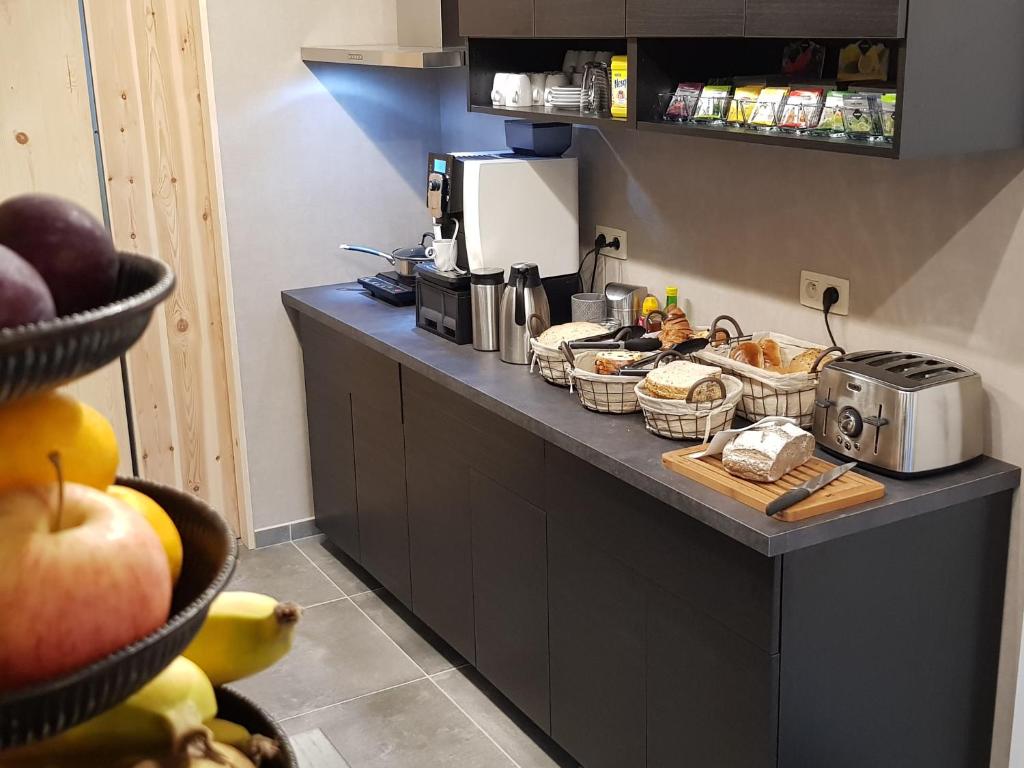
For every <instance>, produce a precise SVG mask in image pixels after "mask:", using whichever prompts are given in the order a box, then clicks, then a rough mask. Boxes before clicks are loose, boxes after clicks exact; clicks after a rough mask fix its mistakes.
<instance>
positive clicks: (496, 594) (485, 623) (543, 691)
mask: <svg viewBox="0 0 1024 768" xmlns="http://www.w3.org/2000/svg"><path fill="white" fill-rule="evenodd" d="M469 488H470V503H471V506H472V510H473V602H474V613H475V617H476V620H475V625H476V667H477V669H479V670H480V672H481V673H483V675H484V676H485V677H487V678H488V679H489V680H490V681H491V682H492V683H494V684H495V685H496V686H497V687H498V688H499V689H500V690H501V691H502V693H504V694H505V695H506V696H508V698H509V699H511V701H512V703H514V704H515V705H516V706H517V707H519V708H520V709H521V710H523V712H525V713H526V714H527V715H528V716H529V718H530V719H531V720H533V721H534V722H535V723H536V724H537V725H539V726H540V727H541V728H543V729H544V730H545V731H548V730H549V729H550V711H551V710H550V701H549V682H548V599H547V598H548V594H547V582H548V572H547V541H546V540H547V535H546V532H545V520H544V512H543V511H542V510H541V509H539V508H538V507H535V506H534V505H533V504H530V503H529V502H528V501H526V500H525V499H523V498H521V497H520V496H519V495H518V494H516V493H513V492H512V491H510V490H508V489H507V488H505V487H503V486H501V485H498V484H497V483H496V482H494V481H493V480H490V479H489V478H487V477H485V476H483V475H482V474H480V473H479V472H476V471H473V472H471V473H470V481H469Z"/></svg>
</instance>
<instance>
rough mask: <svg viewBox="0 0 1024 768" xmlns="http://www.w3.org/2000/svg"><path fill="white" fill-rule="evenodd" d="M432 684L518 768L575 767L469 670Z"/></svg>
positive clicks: (445, 674) (442, 676)
mask: <svg viewBox="0 0 1024 768" xmlns="http://www.w3.org/2000/svg"><path fill="white" fill-rule="evenodd" d="M434 681H435V682H436V683H437V684H438V685H439V686H441V688H443V689H444V691H445V693H447V694H448V695H449V696H451V697H452V699H454V700H455V702H456V703H457V704H458V705H459V706H460V707H462V709H463V710H465V712H466V713H467V714H468V715H469V716H470V717H471V718H473V720H474V721H475V722H476V723H477V724H478V725H479V726H480V727H481V728H483V729H484V730H485V731H487V733H488V735H490V737H491V738H492V739H494V740H495V741H496V742H497V743H498V744H500V745H501V748H502V749H504V750H505V751H506V752H507V753H508V754H509V755H511V756H512V759H513V760H515V761H516V762H517V763H518V764H519V765H520V766H521V768H554V767H555V766H558V768H569V767H573V768H575V766H576V765H577V763H576V761H575V760H573V759H572V757H570V756H569V755H568V754H567V753H566V752H565V751H563V750H562V749H561V748H560V747H559V746H558V745H557V744H555V743H554V742H553V741H552V740H551V739H550V738H549V737H548V736H547V734H545V733H544V732H543V731H541V730H540V729H539V728H538V727H537V726H535V725H534V724H533V723H532V722H530V720H529V719H528V718H527V717H526V716H525V715H524V714H523V713H522V712H520V711H519V710H518V709H516V708H515V706H514V705H513V704H512V703H511V702H510V701H509V700H508V699H506V698H505V697H504V696H502V695H501V694H500V693H499V692H498V691H497V690H496V689H495V688H494V686H492V685H491V684H490V683H488V682H487V681H486V680H485V679H484V678H483V677H482V676H481V675H480V673H479V672H477V671H476V670H475V669H473V668H472V667H463V668H462V669H453V670H451V671H449V672H442V673H441V674H439V675H437V676H436V677H434Z"/></svg>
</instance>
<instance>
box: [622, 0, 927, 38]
mask: <svg viewBox="0 0 1024 768" xmlns="http://www.w3.org/2000/svg"><path fill="white" fill-rule="evenodd" d="M638 1H639V2H640V3H642V4H651V5H656V6H664V5H669V4H670V3H666V2H665V0H633V3H637V2H638ZM689 4H690V3H689V0H688V1H687V2H686V3H684V5H689ZM700 4H701V5H710V6H719V5H731V4H732V1H731V0H730V1H729V2H728V3H726V2H721V1H720V2H714V0H704V2H702V3H700ZM906 17H907V0H746V29H745V32H744V33H741V34H746V35H747V36H749V37H889V38H896V37H903V34H904V30H905V20H906Z"/></svg>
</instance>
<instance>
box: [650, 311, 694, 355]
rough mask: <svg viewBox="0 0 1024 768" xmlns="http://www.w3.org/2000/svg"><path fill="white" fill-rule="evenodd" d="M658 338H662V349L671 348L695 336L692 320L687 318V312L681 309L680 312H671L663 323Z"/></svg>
mask: <svg viewBox="0 0 1024 768" xmlns="http://www.w3.org/2000/svg"><path fill="white" fill-rule="evenodd" d="M674 309H675V308H673V310H674ZM658 338H660V339H661V348H662V349H669V348H670V347H674V346H675V345H676V344H679V343H681V342H684V341H686V340H687V339H691V338H693V328H692V327H691V326H690V321H689V320H687V319H686V313H685V312H683V311H682V310H681V309H680V310H679V311H678V312H675V311H671V312H669V314H668V317H666V318H665V321H664V322H663V323H662V324H661V333H660V334H658Z"/></svg>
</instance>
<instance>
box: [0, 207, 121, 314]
mask: <svg viewBox="0 0 1024 768" xmlns="http://www.w3.org/2000/svg"><path fill="white" fill-rule="evenodd" d="M0 245H5V246H7V247H8V248H10V249H11V250H12V251H14V252H15V253H16V254H18V255H19V256H21V258H23V259H24V260H25V261H27V262H28V263H29V264H31V265H32V266H33V267H35V268H36V270H37V271H38V272H39V274H40V275H42V277H43V280H45V281H46V285H47V286H49V288H50V293H51V294H53V301H54V304H56V305H57V314H59V315H68V314H71V313H73V312H81V311H83V310H86V309H93V308H95V307H100V306H103V305H104V304H109V303H110V302H111V301H113V300H114V293H115V288H116V285H117V269H118V262H117V252H116V251H115V250H114V244H113V242H112V241H111V239H110V233H109V232H107V230H106V228H105V227H104V226H103V223H102V222H101V221H100V220H99V219H97V218H96V217H95V216H93V215H92V214H91V213H89V212H88V211H87V210H85V208H83V207H82V206H80V205H77V204H76V203H73V202H71V201H70V200H65V199H63V198H60V197H55V196H53V195H37V194H31V195H18V196H17V197H12V198H9V199H7V200H5V201H4V202H3V203H2V204H0Z"/></svg>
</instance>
